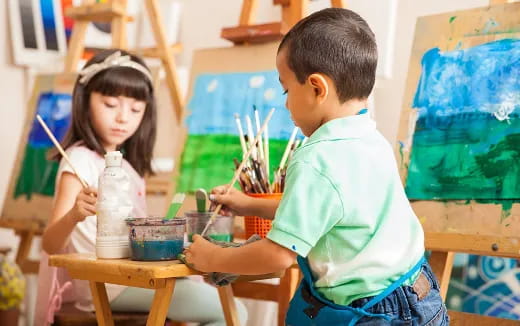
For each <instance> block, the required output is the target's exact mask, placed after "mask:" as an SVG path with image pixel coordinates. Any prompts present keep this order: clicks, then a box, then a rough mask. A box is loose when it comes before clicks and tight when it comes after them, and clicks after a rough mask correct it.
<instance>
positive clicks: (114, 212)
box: [96, 151, 133, 259]
mask: <svg viewBox="0 0 520 326" xmlns="http://www.w3.org/2000/svg"><path fill="white" fill-rule="evenodd" d="M122 164H123V155H122V154H121V152H119V151H113V152H108V153H106V155H105V169H104V170H103V172H102V173H101V175H100V176H99V183H98V185H99V186H98V199H97V203H96V211H97V214H96V216H97V227H96V256H97V257H98V258H108V259H117V258H126V257H128V256H129V255H130V250H129V246H128V227H127V225H126V222H125V220H126V219H127V218H129V217H130V216H131V215H130V214H131V213H132V209H133V205H132V201H131V199H130V178H129V176H128V174H127V173H126V172H125V170H124V169H123V167H122Z"/></svg>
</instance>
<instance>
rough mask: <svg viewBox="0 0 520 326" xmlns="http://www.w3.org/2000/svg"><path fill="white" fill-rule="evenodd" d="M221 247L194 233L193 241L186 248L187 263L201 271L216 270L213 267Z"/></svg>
mask: <svg viewBox="0 0 520 326" xmlns="http://www.w3.org/2000/svg"><path fill="white" fill-rule="evenodd" d="M219 248H220V247H219V246H217V245H214V244H213V243H211V242H209V241H208V240H206V239H204V238H203V237H201V236H200V235H198V234H194V235H193V243H192V244H191V246H189V247H188V248H186V249H185V250H184V255H185V257H186V264H187V265H189V266H190V267H192V268H194V269H196V270H198V271H201V272H215V271H214V270H212V269H213V266H212V265H213V264H212V261H213V259H218V257H215V253H216V250H217V249H219Z"/></svg>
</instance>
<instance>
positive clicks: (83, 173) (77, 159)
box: [56, 147, 97, 186]
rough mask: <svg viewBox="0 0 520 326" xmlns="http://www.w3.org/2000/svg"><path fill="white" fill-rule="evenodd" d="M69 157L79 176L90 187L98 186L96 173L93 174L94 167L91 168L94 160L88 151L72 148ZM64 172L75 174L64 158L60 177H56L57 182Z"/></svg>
mask: <svg viewBox="0 0 520 326" xmlns="http://www.w3.org/2000/svg"><path fill="white" fill-rule="evenodd" d="M67 155H68V156H69V159H70V162H71V164H72V165H74V168H75V169H76V171H77V172H78V174H79V176H80V177H81V178H82V179H83V180H85V182H86V183H87V184H88V185H89V186H96V185H97V180H95V178H96V176H95V175H94V173H92V167H91V166H90V164H91V163H92V162H91V160H92V159H91V157H90V155H89V153H88V151H87V150H85V149H84V148H81V147H72V148H70V149H68V150H67ZM63 172H69V173H72V174H75V173H74V170H73V169H72V167H71V166H70V165H69V163H67V161H66V160H65V159H64V158H63V157H62V158H61V161H60V167H59V170H58V175H57V176H56V177H57V180H59V178H60V177H61V175H62V174H63Z"/></svg>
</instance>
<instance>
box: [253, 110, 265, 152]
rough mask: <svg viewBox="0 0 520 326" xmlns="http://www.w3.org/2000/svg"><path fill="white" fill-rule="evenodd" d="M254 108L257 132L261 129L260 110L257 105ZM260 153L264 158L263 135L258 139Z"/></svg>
mask: <svg viewBox="0 0 520 326" xmlns="http://www.w3.org/2000/svg"><path fill="white" fill-rule="evenodd" d="M253 110H254V111H255V125H256V132H258V131H259V130H260V117H259V116H258V110H257V109H256V106H255V105H253ZM258 153H259V157H260V159H261V160H263V159H264V142H263V140H262V137H260V139H259V140H258Z"/></svg>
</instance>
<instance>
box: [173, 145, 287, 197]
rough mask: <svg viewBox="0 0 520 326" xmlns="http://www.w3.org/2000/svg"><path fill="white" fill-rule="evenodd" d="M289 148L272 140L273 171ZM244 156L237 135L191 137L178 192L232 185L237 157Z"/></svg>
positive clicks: (186, 146) (184, 157) (182, 162)
mask: <svg viewBox="0 0 520 326" xmlns="http://www.w3.org/2000/svg"><path fill="white" fill-rule="evenodd" d="M286 145H287V140H275V139H270V140H269V148H270V150H269V156H270V162H269V163H270V164H269V165H270V167H271V171H273V170H274V169H275V168H276V167H277V165H278V163H279V162H280V159H281V157H282V155H283V151H284V149H285V146H286ZM241 157H242V149H241V147H240V142H239V139H238V137H237V136H235V135H189V136H188V140H187V141H186V145H185V148H184V153H183V154H182V160H181V174H180V177H179V180H178V184H177V191H179V192H193V191H195V190H196V189H198V188H203V189H206V190H211V189H212V188H213V187H215V186H218V185H222V184H226V183H229V181H230V180H231V178H233V174H234V170H235V166H234V164H233V158H237V159H240V158H241ZM271 176H272V173H271Z"/></svg>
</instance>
